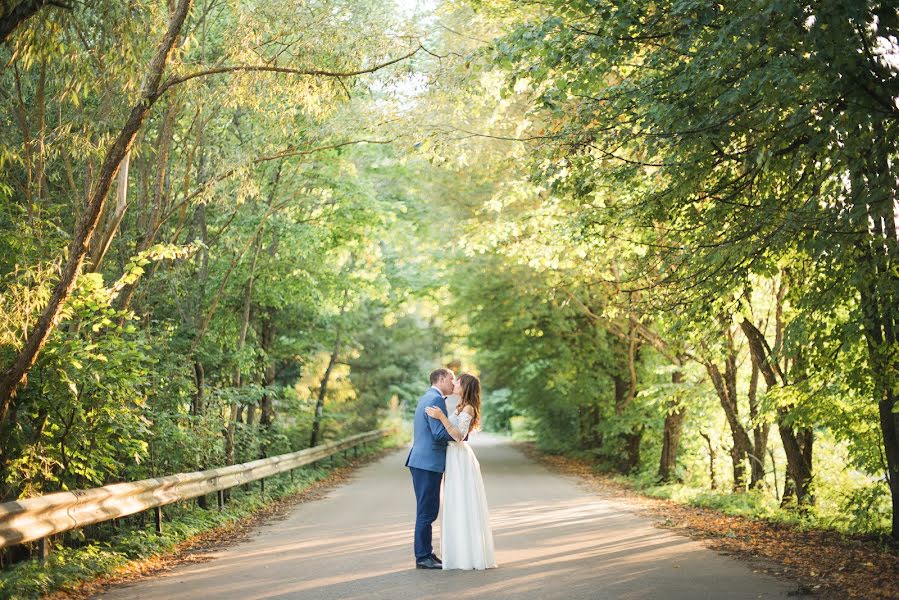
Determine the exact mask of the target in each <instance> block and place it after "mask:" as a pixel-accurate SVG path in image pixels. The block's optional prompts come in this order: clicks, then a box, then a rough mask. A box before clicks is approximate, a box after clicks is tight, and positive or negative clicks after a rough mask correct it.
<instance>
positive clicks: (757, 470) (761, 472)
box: [749, 362, 771, 489]
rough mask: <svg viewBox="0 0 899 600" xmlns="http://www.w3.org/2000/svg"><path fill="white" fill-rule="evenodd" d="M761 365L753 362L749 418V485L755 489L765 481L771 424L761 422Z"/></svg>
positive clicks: (750, 381) (750, 380)
mask: <svg viewBox="0 0 899 600" xmlns="http://www.w3.org/2000/svg"><path fill="white" fill-rule="evenodd" d="M758 384H759V367H758V365H757V364H755V362H753V363H752V376H751V377H750V379H749V419H750V421H751V422H752V424H753V428H752V453H751V454H750V455H749V464H750V469H751V474H750V482H749V487H750V488H753V489H755V488H756V487H758V486H759V485H760V484H764V482H765V455H766V452H765V451H766V450H767V448H768V434H769V432H770V429H771V426H770V425H769V424H768V423H767V422H761V419H760V416H761V415H760V414H759V403H758Z"/></svg>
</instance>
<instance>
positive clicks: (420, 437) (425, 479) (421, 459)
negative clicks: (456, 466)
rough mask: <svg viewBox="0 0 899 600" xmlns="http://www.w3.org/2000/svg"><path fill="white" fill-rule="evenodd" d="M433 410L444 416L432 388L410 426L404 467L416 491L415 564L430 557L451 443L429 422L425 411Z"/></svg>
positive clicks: (435, 422) (440, 427)
mask: <svg viewBox="0 0 899 600" xmlns="http://www.w3.org/2000/svg"><path fill="white" fill-rule="evenodd" d="M429 406H436V407H438V408H440V410H442V411H443V413H444V414H446V400H445V399H444V398H443V394H441V393H440V392H438V391H437V390H436V389H435V388H433V387H432V388H430V389H429V390H428V391H427V392H425V395H424V396H422V397H421V398H419V400H418V407H417V408H416V409H415V420H414V422H413V425H414V429H413V438H412V449H411V450H410V451H409V456H408V458H406V466H407V467H409V471H411V473H412V487H413V488H414V489H415V502H416V509H415V560H416V562H417V561H420V560H424V559H426V558H428V557H429V556H431V554H433V552H434V549H433V547H432V545H431V536H432V531H431V525H432V524H433V523H434V521H436V520H437V513H438V512H439V511H440V482H441V481H442V480H443V471H444V470H445V469H446V444H447V442H450V441H452V440H453V436H451V435H450V434H449V432H448V431H447V430H446V428H445V427H444V426H443V423H441V422H440V421H438V420H437V419H432V418H431V417H429V416H428V415H427V413H426V412H425V408H427V407H429Z"/></svg>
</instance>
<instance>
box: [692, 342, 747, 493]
mask: <svg viewBox="0 0 899 600" xmlns="http://www.w3.org/2000/svg"><path fill="white" fill-rule="evenodd" d="M728 339H729V340H730V342H731V343H730V345H729V348H728V354H727V357H726V358H725V367H724V373H721V371H720V369H719V368H718V367H717V365H715V364H714V363H712V362H711V361H706V362H705V363H704V364H705V368H706V372H707V373H708V374H709V377H710V378H711V380H712V384H713V385H714V386H715V391H716V392H717V394H718V400H719V401H720V403H721V408H723V409H724V414H725V416H726V417H727V424H728V426H729V427H730V432H731V437H732V438H733V446H732V447H731V451H730V456H731V460H732V461H733V473H734V483H733V489H734V491H737V492H742V491H745V489H746V460H747V459H748V458H749V453H750V452H752V441H751V440H750V438H749V434H748V433H747V432H746V429H745V428H744V427H743V424H742V423H741V422H740V418H739V405H738V404H737V355H736V349H735V348H734V346H733V343H732V342H733V340H732V336H730V332H728Z"/></svg>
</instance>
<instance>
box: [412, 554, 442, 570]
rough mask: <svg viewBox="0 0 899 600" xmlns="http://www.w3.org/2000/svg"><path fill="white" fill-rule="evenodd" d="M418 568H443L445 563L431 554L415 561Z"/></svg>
mask: <svg viewBox="0 0 899 600" xmlns="http://www.w3.org/2000/svg"><path fill="white" fill-rule="evenodd" d="M415 568H416V569H442V568H443V565H442V564H441V563H439V562H437V561H436V560H434V559H433V558H431V557H430V556H429V557H427V558H423V559H421V560H419V561H417V562H416V563H415Z"/></svg>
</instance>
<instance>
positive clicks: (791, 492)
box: [740, 319, 814, 506]
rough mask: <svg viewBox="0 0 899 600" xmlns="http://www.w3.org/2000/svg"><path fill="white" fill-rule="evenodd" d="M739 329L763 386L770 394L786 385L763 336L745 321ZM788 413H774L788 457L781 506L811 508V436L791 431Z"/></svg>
mask: <svg viewBox="0 0 899 600" xmlns="http://www.w3.org/2000/svg"><path fill="white" fill-rule="evenodd" d="M740 328H741V329H742V330H743V333H744V334H745V335H746V339H747V340H748V342H749V354H750V356H751V357H752V362H753V364H755V365H757V366H758V369H759V371H760V372H761V374H762V377H763V378H764V379H765V383H766V385H767V386H768V389H769V390H770V389H771V388H772V387H776V386H778V385H787V379H786V376H785V375H784V373H783V371H781V369H780V366H779V365H778V364H777V361H776V360H774V357H773V353H772V351H771V348H770V347H769V346H768V342H767V340H765V336H764V335H763V334H762V332H761V331H759V330H758V328H757V327H756V326H755V325H753V324H752V323H751V322H750V321H749V320H748V319H743V321H742V322H741V323H740ZM790 421H791V416H790V409H789V408H788V407H785V406H781V407H779V408H778V409H777V430H778V432H779V433H780V439H781V442H782V443H783V447H784V453H785V454H786V457H787V480H786V481H785V483H784V494H783V496H782V498H781V502H782V503H789V502H791V501H792V500H793V499H794V498H795V500H796V502H797V504H799V505H800V506H803V505H806V504H814V497H813V496H812V495H811V483H812V463H811V457H812V442H813V439H814V438H813V435H812V432H811V431H810V430H808V429H801V430H799V431H794V429H793V426H792V424H791V423H790Z"/></svg>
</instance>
